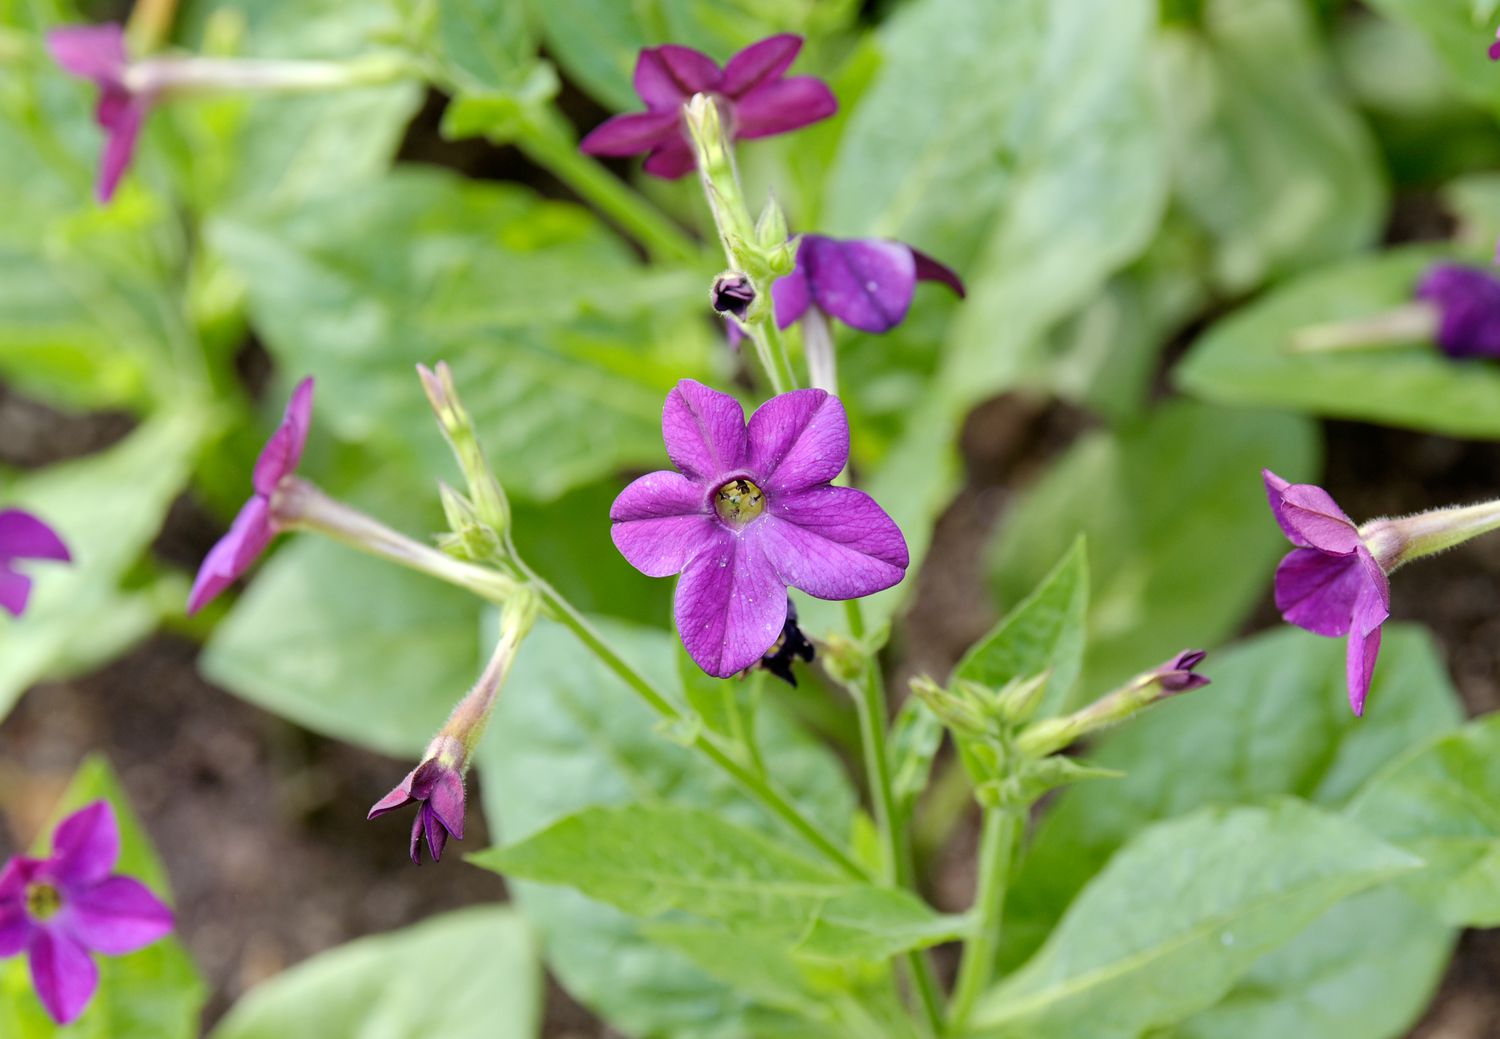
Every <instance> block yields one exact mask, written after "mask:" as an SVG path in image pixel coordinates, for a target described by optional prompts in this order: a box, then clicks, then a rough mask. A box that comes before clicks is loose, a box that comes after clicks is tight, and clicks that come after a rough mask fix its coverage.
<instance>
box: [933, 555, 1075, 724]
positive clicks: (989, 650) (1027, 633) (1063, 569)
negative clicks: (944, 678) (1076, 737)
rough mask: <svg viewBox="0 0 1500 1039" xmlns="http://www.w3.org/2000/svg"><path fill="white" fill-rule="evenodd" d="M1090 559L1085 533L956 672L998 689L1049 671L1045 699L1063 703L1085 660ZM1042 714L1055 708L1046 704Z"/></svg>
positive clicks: (960, 676)
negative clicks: (1084, 538)
mask: <svg viewBox="0 0 1500 1039" xmlns="http://www.w3.org/2000/svg"><path fill="white" fill-rule="evenodd" d="M1088 607H1089V564H1088V554H1087V553H1086V552H1085V550H1084V540H1083V538H1081V537H1078V538H1075V539H1074V540H1073V545H1072V547H1071V548H1069V549H1068V550H1067V552H1066V554H1064V555H1063V557H1062V559H1061V561H1060V562H1059V563H1058V564H1057V565H1056V566H1054V567H1053V568H1052V571H1051V572H1050V573H1049V574H1047V575H1046V576H1045V577H1043V578H1042V580H1041V581H1040V582H1039V583H1038V584H1037V585H1036V587H1035V588H1033V589H1032V591H1031V593H1030V594H1029V595H1027V596H1026V598H1025V599H1022V600H1021V602H1020V603H1019V604H1018V605H1017V606H1016V607H1015V608H1014V609H1012V610H1011V611H1010V612H1009V613H1008V614H1006V615H1005V617H1004V619H1003V620H1001V621H1000V623H998V624H996V625H995V627H994V628H992V629H991V630H990V632H989V634H987V635H985V637H984V638H982V639H980V640H979V642H978V643H976V644H975V645H974V646H973V647H972V648H970V650H969V652H968V653H966V654H964V658H963V660H961V661H959V664H958V667H957V668H956V669H955V670H954V676H955V677H957V678H960V679H965V680H967V681H970V682H979V683H981V684H983V685H987V686H990V687H991V688H994V689H999V688H1002V687H1003V686H1005V684H1006V683H1008V682H1011V681H1013V680H1015V679H1018V678H1031V677H1034V676H1036V675H1040V674H1041V673H1042V672H1044V671H1049V672H1050V673H1051V674H1050V677H1049V678H1048V679H1047V694H1046V700H1045V702H1046V703H1047V704H1051V705H1052V706H1053V707H1054V708H1055V707H1056V705H1058V704H1060V703H1063V702H1065V700H1066V699H1067V695H1068V692H1069V691H1070V690H1071V689H1072V688H1073V683H1074V681H1075V680H1076V679H1077V678H1078V671H1079V668H1080V666H1081V664H1082V663H1083V648H1084V634H1085V632H1084V628H1085V621H1086V617H1087V615H1088ZM1040 713H1041V714H1042V715H1043V716H1045V715H1046V714H1049V713H1052V712H1051V711H1049V710H1048V709H1047V708H1046V707H1045V706H1044V707H1043V708H1041V710H1040Z"/></svg>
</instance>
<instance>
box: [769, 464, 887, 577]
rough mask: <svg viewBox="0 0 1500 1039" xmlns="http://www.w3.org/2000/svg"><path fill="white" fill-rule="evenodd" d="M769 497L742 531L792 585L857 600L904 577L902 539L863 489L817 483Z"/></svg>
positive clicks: (883, 512) (883, 511) (882, 510)
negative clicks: (757, 516) (765, 508)
mask: <svg viewBox="0 0 1500 1039" xmlns="http://www.w3.org/2000/svg"><path fill="white" fill-rule="evenodd" d="M769 502H770V509H769V511H768V512H767V513H766V515H765V516H763V517H762V518H761V519H760V520H758V521H757V522H755V523H752V524H751V525H750V526H749V527H747V528H746V529H745V533H746V535H747V536H748V539H751V540H755V541H757V542H758V543H759V544H760V546H761V548H762V549H763V550H764V552H765V555H766V558H767V559H769V560H770V561H771V562H772V563H773V564H774V565H775V567H776V572H777V573H778V574H780V575H781V580H782V581H784V582H785V583H786V584H789V585H791V586H792V587H793V588H800V589H802V590H803V591H804V592H806V593H807V594H808V595H813V596H816V597H817V598H819V599H857V598H859V597H860V596H862V595H871V594H873V593H875V592H878V591H881V590H882V589H885V588H889V587H891V586H892V585H895V584H898V583H900V581H901V579H902V578H903V577H905V576H906V568H907V565H908V563H909V562H910V557H909V556H908V554H907V549H906V539H905V538H904V537H902V535H901V529H900V528H899V527H897V526H896V521H895V520H893V519H891V518H890V516H888V515H886V513H885V510H884V509H882V508H881V507H880V506H879V505H878V504H876V502H875V499H873V498H871V497H870V496H869V495H868V494H866V493H865V492H864V491H859V490H855V489H854V488H853V487H817V488H814V489H812V490H808V491H803V492H801V493H800V494H796V495H789V496H787V495H783V496H778V497H775V498H771V499H769Z"/></svg>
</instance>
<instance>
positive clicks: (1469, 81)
mask: <svg viewBox="0 0 1500 1039" xmlns="http://www.w3.org/2000/svg"><path fill="white" fill-rule="evenodd" d="M1370 6H1371V7H1372V8H1374V9H1375V10H1376V11H1377V12H1379V13H1380V14H1383V15H1385V16H1386V17H1387V18H1391V19H1393V20H1395V21H1398V22H1402V23H1404V24H1406V25H1408V26H1410V27H1411V28H1413V29H1416V30H1417V31H1418V32H1420V33H1421V34H1422V35H1423V36H1425V37H1426V38H1427V40H1428V42H1430V43H1431V44H1432V46H1433V49H1434V50H1436V51H1437V54H1438V57H1439V58H1440V59H1442V62H1443V64H1444V65H1446V66H1447V68H1448V71H1449V73H1450V74H1451V78H1452V81H1453V86H1454V88H1455V89H1457V90H1458V91H1459V93H1461V94H1462V95H1464V96H1465V97H1467V98H1469V99H1470V100H1471V101H1474V102H1477V103H1479V104H1482V105H1484V106H1485V107H1487V108H1489V109H1490V111H1492V112H1500V82H1497V81H1496V79H1495V76H1494V70H1493V67H1492V66H1491V65H1490V63H1489V58H1488V56H1487V55H1486V53H1485V47H1486V45H1487V41H1488V40H1489V38H1491V37H1493V36H1494V15H1495V8H1494V4H1493V3H1491V2H1489V0H1370Z"/></svg>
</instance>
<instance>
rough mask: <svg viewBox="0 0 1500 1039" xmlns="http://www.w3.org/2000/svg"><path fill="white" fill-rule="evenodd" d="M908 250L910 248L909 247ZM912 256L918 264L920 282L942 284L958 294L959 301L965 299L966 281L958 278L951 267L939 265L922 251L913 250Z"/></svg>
mask: <svg viewBox="0 0 1500 1039" xmlns="http://www.w3.org/2000/svg"><path fill="white" fill-rule="evenodd" d="M908 248H910V247H909V246H908ZM911 255H912V259H913V260H915V261H916V264H917V280H918V281H937V282H942V283H943V284H944V285H946V286H948V287H949V288H950V289H952V290H953V291H954V292H956V293H958V298H959V299H963V298H964V296H965V292H964V280H963V279H962V278H960V277H959V276H958V272H957V271H955V270H954V269H953V268H952V267H949V266H948V265H947V264H946V263H939V262H938V261H937V260H934V259H933V258H932V257H931V256H928V255H927V254H926V253H924V252H923V251H922V250H920V249H912V251H911Z"/></svg>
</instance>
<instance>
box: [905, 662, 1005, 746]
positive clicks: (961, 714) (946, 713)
mask: <svg viewBox="0 0 1500 1039" xmlns="http://www.w3.org/2000/svg"><path fill="white" fill-rule="evenodd" d="M911 691H912V695H913V696H915V697H917V698H918V699H919V700H921V701H922V702H923V703H925V704H926V705H927V706H928V708H930V709H931V711H932V713H933V714H935V715H937V718H938V720H939V721H941V722H942V723H943V724H944V725H945V726H947V727H948V728H949V729H951V730H952V731H954V732H955V733H961V734H963V735H966V736H976V737H977V736H983V735H985V734H986V733H987V732H988V731H989V728H990V725H989V718H988V716H987V712H986V710H985V705H984V704H982V703H980V702H977V701H976V699H975V697H974V695H973V689H972V688H971V687H965V686H964V685H959V686H958V687H957V688H955V689H953V690H949V689H944V688H943V687H942V686H940V685H938V684H937V683H936V682H934V681H933V680H932V679H931V678H928V677H927V676H925V675H923V676H922V677H920V678H913V679H912V680H911Z"/></svg>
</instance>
